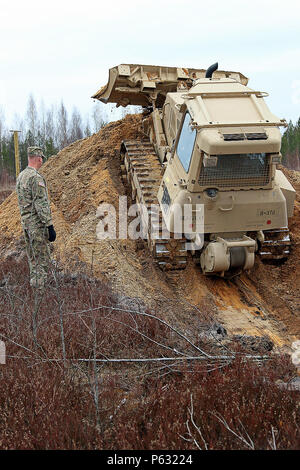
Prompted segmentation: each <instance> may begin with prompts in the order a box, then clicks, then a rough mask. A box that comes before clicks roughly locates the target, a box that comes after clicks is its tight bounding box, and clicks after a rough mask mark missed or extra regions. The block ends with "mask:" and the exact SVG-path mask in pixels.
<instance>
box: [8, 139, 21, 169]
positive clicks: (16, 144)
mask: <svg viewBox="0 0 300 470" xmlns="http://www.w3.org/2000/svg"><path fill="white" fill-rule="evenodd" d="M10 132H13V133H14V145H15V163H16V178H18V176H19V173H20V157H19V141H18V132H21V131H10Z"/></svg>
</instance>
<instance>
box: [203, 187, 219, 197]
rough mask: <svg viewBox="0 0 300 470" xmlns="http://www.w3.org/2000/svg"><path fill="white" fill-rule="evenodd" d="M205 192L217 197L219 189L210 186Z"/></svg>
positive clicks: (209, 195)
mask: <svg viewBox="0 0 300 470" xmlns="http://www.w3.org/2000/svg"><path fill="white" fill-rule="evenodd" d="M205 192H206V194H207V195H208V197H211V198H213V197H216V195H217V194H218V190H217V189H216V188H209V189H207V190H206V191H205Z"/></svg>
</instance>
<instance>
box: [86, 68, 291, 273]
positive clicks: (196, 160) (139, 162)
mask: <svg viewBox="0 0 300 470" xmlns="http://www.w3.org/2000/svg"><path fill="white" fill-rule="evenodd" d="M247 83H248V79H247V78H246V77H245V76H244V75H242V74H240V73H237V72H225V71H219V70H217V64H214V65H213V66H211V67H210V68H209V69H208V70H207V71H205V70H200V69H199V70H196V69H185V68H172V67H156V66H144V65H119V66H117V67H114V68H112V69H110V73H109V82H108V84H107V85H106V86H105V87H103V88H102V89H100V90H99V91H98V92H97V93H96V94H95V95H94V96H93V98H96V99H99V100H100V101H102V102H104V103H107V102H116V103H117V106H118V105H123V106H127V105H128V104H131V105H140V106H143V108H144V120H143V128H144V132H145V139H144V140H142V141H124V142H123V144H122V148H121V158H122V162H123V169H124V171H125V172H126V176H127V180H128V182H129V184H130V187H131V189H132V197H133V199H135V200H136V201H137V202H139V203H141V204H144V205H145V206H146V207H147V217H148V218H151V221H152V224H149V220H145V213H144V214H142V216H143V217H144V222H145V224H147V226H148V227H150V226H151V229H149V233H148V244H149V247H150V249H151V251H152V253H153V255H154V256H155V257H156V258H157V260H158V263H159V265H160V266H161V267H164V268H179V267H185V265H186V259H187V251H188V250H190V251H191V253H192V255H193V257H194V258H195V260H196V261H197V262H199V263H200V264H201V268H202V270H203V272H204V273H205V274H219V275H222V276H224V275H225V276H232V275H235V274H237V273H239V272H241V270H243V269H250V268H252V267H253V264H254V257H255V253H257V254H259V255H260V256H261V257H262V258H264V259H284V258H286V257H287V256H288V254H289V250H290V238H289V231H288V217H291V216H292V215H293V207H294V198H295V191H294V189H293V187H292V186H291V185H290V183H289V182H288V180H287V179H286V177H285V176H284V175H283V173H282V172H281V171H279V170H277V169H276V164H277V163H279V162H280V159H281V154H280V147H281V133H280V130H279V126H286V121H285V120H280V119H278V118H277V117H276V116H275V115H274V114H272V113H271V112H270V110H269V109H268V107H267V105H266V103H265V101H264V97H265V96H267V94H266V93H261V92H258V91H254V90H252V89H251V88H249V87H247ZM147 136H148V139H147V138H146V137H147ZM157 203H159V205H160V208H161V212H160V213H159V214H157V213H156V214H154V212H155V211H154V210H153V205H154V204H157ZM187 207H189V208H190V211H185V210H184V209H185V208H187ZM147 217H146V218H147ZM164 226H165V227H166V229H167V231H169V232H170V236H165V233H166V231H165V230H163V227H164ZM153 227H156V229H158V231H159V236H157V230H156V231H155V230H154V232H155V236H153ZM199 227H200V229H199ZM182 234H184V235H182Z"/></svg>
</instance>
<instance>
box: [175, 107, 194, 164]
mask: <svg viewBox="0 0 300 470" xmlns="http://www.w3.org/2000/svg"><path fill="white" fill-rule="evenodd" d="M195 139H196V130H195V129H192V127H191V116H190V115H189V113H186V115H185V118H184V122H183V126H182V129H181V134H180V137H179V141H178V145H177V155H178V158H179V160H180V162H181V164H182V166H183V168H184V170H185V172H186V173H188V171H189V167H190V163H191V158H192V153H193V149H194V144H195Z"/></svg>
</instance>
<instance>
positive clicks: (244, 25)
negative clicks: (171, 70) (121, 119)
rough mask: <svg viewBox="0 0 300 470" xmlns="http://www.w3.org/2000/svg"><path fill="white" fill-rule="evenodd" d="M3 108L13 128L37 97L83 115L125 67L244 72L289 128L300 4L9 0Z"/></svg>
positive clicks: (298, 76) (0, 59)
mask: <svg viewBox="0 0 300 470" xmlns="http://www.w3.org/2000/svg"><path fill="white" fill-rule="evenodd" d="M0 44H1V48H0V106H2V107H3V108H4V111H5V115H6V121H7V124H10V123H12V120H13V116H14V114H15V113H17V114H19V115H20V116H23V115H24V113H25V109H26V105H27V101H28V96H29V94H30V93H32V94H33V96H34V98H35V100H36V102H37V103H38V104H39V103H40V102H41V100H43V101H44V104H45V106H46V107H48V106H50V105H51V104H59V103H60V101H61V100H63V101H64V104H65V105H66V107H67V109H68V111H69V112H71V111H72V108H73V106H76V107H77V108H78V109H79V110H80V111H81V113H82V114H83V116H84V115H86V114H88V113H89V112H90V110H91V108H92V106H93V101H92V100H91V98H90V96H91V95H92V94H93V93H95V92H96V91H97V90H98V89H99V88H100V86H102V85H105V84H106V82H107V79H108V69H109V68H110V67H113V66H115V65H118V64H121V63H137V64H152V65H167V66H176V67H193V68H207V67H208V66H209V65H211V64H212V63H214V62H216V61H218V62H219V68H220V69H222V70H233V71H235V70H236V71H240V72H242V73H243V74H244V75H246V76H247V77H249V79H250V81H249V86H250V87H251V88H254V89H257V90H260V91H267V92H268V93H269V94H270V96H269V98H267V103H268V105H269V106H270V108H271V110H272V111H273V113H275V114H276V115H278V117H280V118H286V119H287V120H289V119H292V120H293V121H296V120H297V119H298V118H299V117H300V4H299V3H298V2H297V1H294V0H285V1H282V0H281V1H277V0H272V1H269V0H260V1H257V0H248V1H242V0H222V1H219V0H215V1H213V0H212V1H209V0H205V1H201V0H198V1H197V0H194V1H187V0H185V1H184V0H181V1H178V0H170V1H169V0H151V1H150V0H146V1H144V0H140V1H136V0H129V1H125V0H123V1H120V0H112V1H107V2H105V3H104V2H103V1H99V0H98V1H93V0H82V1H76V0H72V1H69V0H59V1H57V0H51V1H49V2H41V1H36V0H26V1H15V0H10V1H6V0H0Z"/></svg>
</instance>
